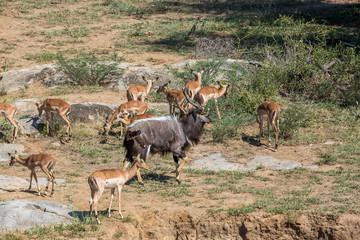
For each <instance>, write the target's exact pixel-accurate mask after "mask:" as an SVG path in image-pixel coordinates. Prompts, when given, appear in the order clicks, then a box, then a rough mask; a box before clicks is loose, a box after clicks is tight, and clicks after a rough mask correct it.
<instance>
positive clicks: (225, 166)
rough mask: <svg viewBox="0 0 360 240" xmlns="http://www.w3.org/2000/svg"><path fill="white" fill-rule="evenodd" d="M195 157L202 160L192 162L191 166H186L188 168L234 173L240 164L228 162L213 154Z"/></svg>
mask: <svg viewBox="0 0 360 240" xmlns="http://www.w3.org/2000/svg"><path fill="white" fill-rule="evenodd" d="M196 156H199V157H202V158H200V159H196V160H195V161H193V162H192V163H191V166H188V168H191V169H198V170H212V171H221V170H224V171H235V170H238V169H239V167H240V164H237V163H231V162H228V161H227V160H226V159H225V158H224V157H223V156H222V155H221V154H220V153H213V154H209V155H206V154H204V155H202V154H198V155H196Z"/></svg>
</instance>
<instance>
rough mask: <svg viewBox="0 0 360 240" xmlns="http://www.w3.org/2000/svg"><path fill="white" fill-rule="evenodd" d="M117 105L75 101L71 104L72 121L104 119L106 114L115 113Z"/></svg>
mask: <svg viewBox="0 0 360 240" xmlns="http://www.w3.org/2000/svg"><path fill="white" fill-rule="evenodd" d="M115 109H116V106H113V105H108V104H104V103H92V102H88V103H74V104H71V113H70V115H69V117H70V120H71V121H77V120H79V121H82V122H89V121H103V120H104V119H105V117H106V116H108V115H110V114H113V113H114V111H115Z"/></svg>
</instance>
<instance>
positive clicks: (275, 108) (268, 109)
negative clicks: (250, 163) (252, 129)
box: [256, 101, 280, 152]
mask: <svg viewBox="0 0 360 240" xmlns="http://www.w3.org/2000/svg"><path fill="white" fill-rule="evenodd" d="M257 112H258V114H259V118H257V119H256V121H257V122H258V123H259V127H260V135H259V144H261V137H262V136H263V135H264V127H265V124H264V117H267V122H268V124H267V127H268V135H269V142H268V146H270V145H271V143H270V124H271V126H272V128H273V129H274V132H275V152H276V151H277V148H278V135H279V130H280V129H279V118H280V107H279V105H277V104H276V103H275V102H273V101H265V102H263V103H261V104H260V106H259V107H258V109H257ZM275 121H276V122H275Z"/></svg>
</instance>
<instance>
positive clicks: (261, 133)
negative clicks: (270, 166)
mask: <svg viewBox="0 0 360 240" xmlns="http://www.w3.org/2000/svg"><path fill="white" fill-rule="evenodd" d="M258 122H259V128H260V134H259V145H261V137H262V136H263V135H264V118H263V117H262V116H261V115H260V116H259V121H258Z"/></svg>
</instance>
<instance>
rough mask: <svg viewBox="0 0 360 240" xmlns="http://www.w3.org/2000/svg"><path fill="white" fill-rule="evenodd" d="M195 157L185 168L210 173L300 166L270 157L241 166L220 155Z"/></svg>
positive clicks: (198, 155) (285, 168)
mask: <svg viewBox="0 0 360 240" xmlns="http://www.w3.org/2000/svg"><path fill="white" fill-rule="evenodd" d="M195 157H196V158H199V159H195V160H194V161H192V162H190V164H189V166H186V167H187V168H192V169H199V170H212V171H221V170H223V171H255V170H257V169H258V168H259V167H262V166H263V167H265V168H267V169H272V170H289V169H293V168H296V167H301V166H302V165H301V163H298V162H294V161H283V160H278V159H276V158H273V157H270V156H263V157H256V158H255V159H252V160H250V161H248V162H247V163H243V164H238V163H231V162H229V161H228V160H227V159H226V158H225V157H224V156H222V155H221V154H220V153H204V154H197V155H195ZM316 167H317V166H315V165H311V166H309V168H310V169H316Z"/></svg>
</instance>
